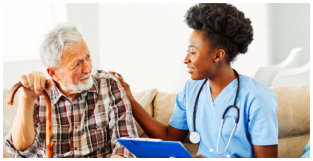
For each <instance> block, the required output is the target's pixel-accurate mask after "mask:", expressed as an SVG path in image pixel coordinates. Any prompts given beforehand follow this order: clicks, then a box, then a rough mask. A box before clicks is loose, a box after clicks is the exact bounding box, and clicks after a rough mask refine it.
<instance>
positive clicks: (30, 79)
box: [12, 72, 52, 150]
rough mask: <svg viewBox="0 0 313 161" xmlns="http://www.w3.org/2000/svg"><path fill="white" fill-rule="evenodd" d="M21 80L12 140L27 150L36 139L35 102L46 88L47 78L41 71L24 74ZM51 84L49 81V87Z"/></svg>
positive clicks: (16, 146) (17, 148)
mask: <svg viewBox="0 0 313 161" xmlns="http://www.w3.org/2000/svg"><path fill="white" fill-rule="evenodd" d="M20 81H21V83H22V85H23V87H22V89H23V91H22V93H21V94H20V97H19V104H18V110H17V114H16V119H15V121H14V123H13V127H12V142H13V146H14V148H15V149H16V150H25V149H27V148H28V147H29V146H31V145H32V144H33V142H34V140H35V129H34V122H33V113H34V104H35V100H36V98H37V97H38V96H39V95H41V94H42V92H43V91H44V90H46V88H45V87H46V81H47V79H46V77H45V76H44V74H43V73H41V72H32V73H29V74H25V75H22V76H21V77H20ZM51 84H52V82H51V81H48V82H47V85H48V86H49V87H50V86H51Z"/></svg>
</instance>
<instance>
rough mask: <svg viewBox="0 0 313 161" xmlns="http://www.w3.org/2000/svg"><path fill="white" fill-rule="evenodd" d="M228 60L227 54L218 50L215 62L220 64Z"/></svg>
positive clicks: (222, 50)
mask: <svg viewBox="0 0 313 161" xmlns="http://www.w3.org/2000/svg"><path fill="white" fill-rule="evenodd" d="M225 58H226V52H225V50H224V49H218V50H217V51H216V52H215V57H214V62H215V63H219V62H222V61H223V60H224V59H225Z"/></svg>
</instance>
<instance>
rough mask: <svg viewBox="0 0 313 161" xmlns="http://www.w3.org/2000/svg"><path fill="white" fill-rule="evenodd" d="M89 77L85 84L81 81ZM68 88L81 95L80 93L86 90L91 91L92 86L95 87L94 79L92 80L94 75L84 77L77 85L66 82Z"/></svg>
mask: <svg viewBox="0 0 313 161" xmlns="http://www.w3.org/2000/svg"><path fill="white" fill-rule="evenodd" d="M87 77H89V78H88V79H87V80H85V81H84V83H83V82H82V81H81V80H82V79H84V78H87ZM64 83H65V85H66V87H67V88H68V89H70V90H72V91H75V92H77V93H80V92H83V91H85V90H89V89H90V88H91V87H92V85H93V79H92V75H91V74H88V75H86V76H84V77H83V78H81V79H80V80H79V81H78V84H77V85H73V84H70V83H68V82H66V81H64Z"/></svg>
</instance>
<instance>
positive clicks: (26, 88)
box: [20, 72, 52, 103]
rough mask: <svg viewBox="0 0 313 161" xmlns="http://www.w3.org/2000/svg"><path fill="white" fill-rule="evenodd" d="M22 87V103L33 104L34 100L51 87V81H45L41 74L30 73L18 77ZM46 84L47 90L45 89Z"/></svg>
mask: <svg viewBox="0 0 313 161" xmlns="http://www.w3.org/2000/svg"><path fill="white" fill-rule="evenodd" d="M20 81H21V83H22V85H23V92H22V94H21V96H20V98H21V97H22V99H23V101H24V102H29V103H30V102H34V101H35V100H36V98H37V97H38V96H39V95H41V94H42V92H43V91H44V90H48V89H49V87H50V86H51V84H52V82H51V80H47V78H46V77H45V75H44V74H43V73H42V72H31V73H28V74H24V75H22V76H20ZM46 82H47V85H48V89H46Z"/></svg>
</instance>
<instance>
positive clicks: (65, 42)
mask: <svg viewBox="0 0 313 161" xmlns="http://www.w3.org/2000/svg"><path fill="white" fill-rule="evenodd" d="M81 39H82V35H81V34H80V33H79V31H78V30H77V28H76V27H75V26H71V25H68V24H58V25H57V26H56V27H55V28H54V29H53V30H52V31H50V32H49V33H48V34H47V35H46V37H45V38H44V41H43V43H42V45H41V47H40V58H41V61H42V63H43V64H44V65H45V66H46V67H48V66H50V67H54V68H58V67H59V65H60V63H61V56H62V53H63V51H64V50H66V49H67V48H69V47H72V46H73V44H74V43H75V42H78V41H80V40H81Z"/></svg>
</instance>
